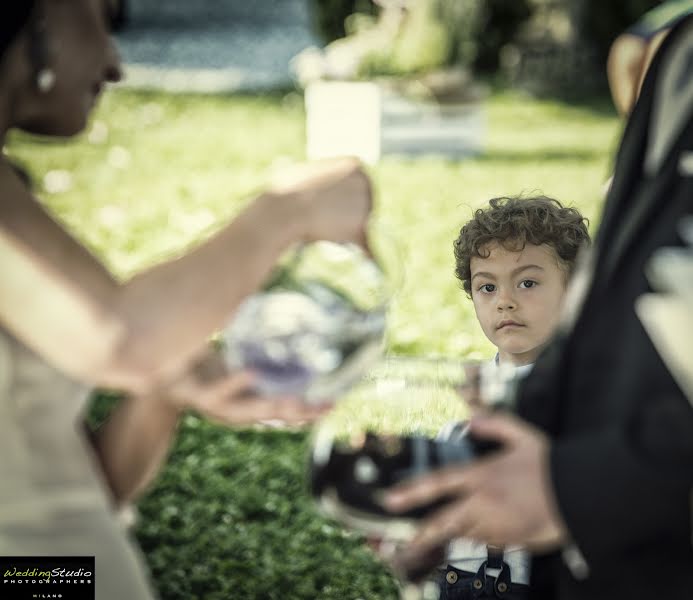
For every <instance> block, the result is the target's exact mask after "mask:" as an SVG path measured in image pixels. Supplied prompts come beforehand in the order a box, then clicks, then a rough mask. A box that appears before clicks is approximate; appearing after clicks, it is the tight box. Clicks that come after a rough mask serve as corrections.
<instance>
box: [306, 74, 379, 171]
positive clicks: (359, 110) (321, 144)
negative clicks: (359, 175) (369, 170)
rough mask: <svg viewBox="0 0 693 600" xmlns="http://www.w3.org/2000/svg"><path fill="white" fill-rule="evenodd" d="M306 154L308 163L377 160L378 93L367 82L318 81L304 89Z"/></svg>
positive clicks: (369, 161)
mask: <svg viewBox="0 0 693 600" xmlns="http://www.w3.org/2000/svg"><path fill="white" fill-rule="evenodd" d="M305 102H306V138H307V148H306V154H307V156H308V159H309V160H315V159H320V158H330V157H335V156H357V157H358V158H360V159H361V160H363V161H364V162H366V163H369V164H374V163H376V162H377V161H378V159H379V158H380V130H381V106H382V101H381V92H380V88H379V87H378V86H377V85H376V84H374V83H370V82H346V81H318V82H315V83H311V84H310V85H308V87H307V88H306V92H305Z"/></svg>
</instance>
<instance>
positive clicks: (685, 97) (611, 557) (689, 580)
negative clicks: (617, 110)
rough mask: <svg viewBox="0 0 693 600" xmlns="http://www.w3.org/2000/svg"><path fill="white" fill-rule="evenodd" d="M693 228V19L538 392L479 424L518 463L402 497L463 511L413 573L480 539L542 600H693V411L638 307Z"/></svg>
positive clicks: (654, 81)
mask: <svg viewBox="0 0 693 600" xmlns="http://www.w3.org/2000/svg"><path fill="white" fill-rule="evenodd" d="M691 214H693V17H688V18H687V19H685V20H683V21H682V22H681V23H680V24H678V25H677V26H676V27H675V28H674V29H673V30H672V32H671V33H670V34H669V36H668V37H667V38H666V40H665V41H664V42H663V44H662V47H661V50H660V52H659V53H658V54H657V56H656V57H655V59H654V61H653V64H652V67H651V69H650V71H649V73H648V75H647V78H646V79H645V82H644V84H643V88H642V92H641V96H640V99H639V100H638V103H637V105H636V107H635V109H634V111H633V113H632V115H631V117H630V119H629V122H628V125H627V128H626V131H625V133H624V137H623V141H622V144H621V148H620V150H619V154H618V157H617V162H616V167H615V173H614V179H613V184H612V188H611V190H610V193H609V196H608V199H607V203H606V206H605V211H604V215H603V218H602V223H601V228H600V230H599V233H598V236H597V239H596V243H595V248H594V251H593V254H592V255H591V257H590V258H589V260H587V261H586V263H585V264H584V265H583V268H582V269H581V270H579V272H578V274H577V277H576V279H575V280H574V282H573V284H572V286H571V289H570V290H569V292H568V294H569V300H568V303H567V306H566V313H565V315H564V319H563V323H562V327H561V329H560V331H559V333H558V334H557V336H556V338H555V340H554V341H553V342H552V343H551V344H550V345H549V347H548V348H546V350H545V352H544V353H543V354H542V356H541V357H540V358H539V360H538V361H537V363H536V365H535V368H534V370H533V372H532V374H531V375H530V376H529V377H528V379H527V380H526V381H525V382H524V384H523V385H522V388H521V390H520V392H519V398H518V406H517V409H518V410H517V413H518V417H519V418H518V417H511V416H505V415H492V416H486V417H482V418H480V419H478V420H476V422H474V421H473V423H472V429H471V431H472V435H477V436H479V437H485V438H495V439H497V440H499V441H501V442H502V443H503V444H504V450H503V451H501V452H499V453H497V454H496V455H495V456H489V457H487V458H484V459H481V460H479V461H478V462H477V463H475V464H472V465H470V466H467V467H461V468H460V467H457V468H449V469H445V470H441V471H438V472H437V473H434V474H432V475H430V476H427V477H424V478H421V479H419V480H416V481H415V482H413V483H411V484H408V485H406V486H403V487H402V488H400V489H398V490H395V491H394V492H391V493H390V494H389V495H388V496H387V497H386V500H385V503H386V505H387V506H389V508H391V509H393V510H404V509H406V508H408V507H411V506H413V505H416V504H423V503H426V502H429V501H431V500H433V499H436V498H440V497H446V496H447V497H452V498H453V500H452V501H451V502H450V503H448V504H447V505H446V506H445V507H444V508H443V509H441V510H440V511H438V512H437V513H436V514H434V515H433V516H432V517H430V518H429V519H427V521H426V522H425V523H424V524H423V525H422V527H421V529H420V530H419V534H418V536H417V537H416V538H415V539H414V541H413V542H412V543H411V544H410V545H409V546H408V547H407V548H406V549H405V550H404V551H403V552H402V556H403V557H404V559H405V560H406V561H407V562H411V561H412V560H416V557H417V556H423V555H424V554H425V553H426V551H428V550H430V548H431V547H434V546H436V545H439V544H441V543H444V542H446V541H447V540H448V539H450V538H453V537H455V536H458V535H464V536H470V537H475V538H477V539H480V540H484V541H486V542H487V543H490V544H494V545H504V544H523V545H525V546H527V547H528V548H529V549H530V550H532V551H533V553H534V560H533V563H532V582H531V585H532V598H547V599H548V598H561V599H578V598H580V599H587V598H589V599H590V600H599V599H601V598H604V599H606V598H610V599H611V598H628V599H629V600H632V599H638V598H642V599H645V598H647V599H652V598H676V599H679V598H692V597H693V547H692V528H691V521H692V515H691V510H692V505H691V501H692V500H691V490H692V489H693V409H692V407H691V405H690V403H689V401H688V400H687V399H686V397H685V396H684V394H683V392H682V390H681V389H680V388H679V387H678V386H677V384H676V382H675V381H674V379H673V378H672V376H671V374H670V373H669V371H668V370H667V368H666V366H665V364H664V363H663V362H662V360H661V359H660V357H659V355H658V353H657V351H656V350H655V348H654V346H653V344H652V342H651V340H650V339H649V337H648V335H647V333H646V331H645V329H644V328H643V326H642V324H641V323H640V321H639V320H638V317H637V314H636V311H635V307H634V305H635V302H636V299H637V298H638V297H640V296H641V295H642V294H645V293H647V292H649V291H651V290H650V287H649V284H648V280H647V278H646V270H647V264H648V261H649V259H650V257H651V256H652V254H653V252H654V251H655V250H657V249H658V248H661V247H665V246H681V245H682V240H681V239H680V237H679V234H678V227H679V224H680V222H681V219H682V218H684V217H685V216H686V215H691ZM691 310H693V307H691ZM691 336H693V332H691ZM690 360H693V357H691V358H690Z"/></svg>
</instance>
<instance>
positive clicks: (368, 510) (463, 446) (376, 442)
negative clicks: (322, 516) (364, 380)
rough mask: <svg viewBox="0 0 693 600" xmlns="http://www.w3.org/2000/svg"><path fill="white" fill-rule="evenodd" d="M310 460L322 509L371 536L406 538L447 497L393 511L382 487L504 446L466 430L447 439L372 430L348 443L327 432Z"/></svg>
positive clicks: (316, 443)
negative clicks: (384, 502) (383, 499)
mask: <svg viewBox="0 0 693 600" xmlns="http://www.w3.org/2000/svg"><path fill="white" fill-rule="evenodd" d="M322 435H323V439H318V440H316V442H315V443H314V446H313V453H312V456H311V462H310V480H311V492H312V494H313V496H314V497H315V498H316V500H317V501H318V503H319V505H320V506H321V508H322V510H323V511H324V512H325V513H327V514H328V515H330V516H332V517H334V518H336V519H338V520H340V521H341V522H343V523H345V524H347V525H349V526H351V527H353V528H355V529H357V530H360V531H361V532H363V533H365V534H368V535H376V536H381V537H388V538H390V539H396V538H401V539H406V538H407V537H408V535H410V533H411V532H412V531H413V529H414V526H415V522H416V521H417V520H419V519H421V518H423V517H425V516H426V515H428V514H429V513H431V512H432V511H434V510H436V509H437V508H439V507H440V506H442V505H443V504H445V502H446V500H445V499H441V500H438V501H436V502H434V503H430V504H427V505H423V506H418V507H416V508H414V509H412V510H409V511H407V512H403V513H396V514H395V513H390V512H389V511H388V510H387V509H386V508H385V507H384V506H383V505H382V504H381V503H380V502H379V496H380V494H381V493H382V491H383V490H385V489H387V488H389V487H391V486H394V485H396V484H398V483H401V482H403V481H405V480H407V479H411V478H412V477H417V476H421V475H424V474H426V473H429V472H431V471H434V470H437V469H440V468H442V467H445V466H449V465H453V464H457V465H460V464H465V463H469V462H471V461H473V460H476V459H477V458H478V457H479V456H482V455H484V454H487V453H489V452H493V451H494V450H497V449H498V448H499V445H498V444H497V443H495V442H486V441H480V440H476V439H474V438H473V437H471V436H470V435H469V434H468V433H466V432H457V433H456V435H454V436H450V437H449V438H448V439H435V438H430V437H425V436H420V435H404V436H398V435H376V434H373V433H367V434H366V435H365V437H364V438H363V439H361V440H358V441H352V442H351V443H346V442H344V441H341V440H335V439H334V438H332V437H330V435H329V434H326V433H324V432H323V434H322Z"/></svg>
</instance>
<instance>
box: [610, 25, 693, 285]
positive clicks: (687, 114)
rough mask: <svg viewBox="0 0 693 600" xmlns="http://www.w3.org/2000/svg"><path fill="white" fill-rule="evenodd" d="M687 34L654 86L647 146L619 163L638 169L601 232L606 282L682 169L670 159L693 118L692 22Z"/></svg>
mask: <svg viewBox="0 0 693 600" xmlns="http://www.w3.org/2000/svg"><path fill="white" fill-rule="evenodd" d="M685 28H686V31H685V32H682V35H680V36H678V38H677V39H676V42H675V43H674V44H673V45H672V46H671V48H669V52H668V53H667V56H666V57H665V58H666V63H665V64H664V65H662V68H661V69H660V70H659V78H658V81H656V82H655V81H651V82H650V85H651V86H652V87H654V88H655V90H656V93H655V95H654V101H653V103H652V110H651V111H650V115H649V117H648V119H649V123H648V127H647V132H648V133H647V135H646V136H645V137H644V138H643V139H641V140H629V141H630V147H631V148H634V150H632V151H631V156H624V159H625V161H619V163H621V162H626V163H628V164H629V165H632V167H631V168H630V169H629V168H626V169H621V177H620V179H619V180H618V181H614V189H613V190H612V192H613V196H614V198H613V201H612V202H610V203H609V204H610V205H611V206H610V208H609V210H607V212H605V214H604V220H603V222H602V227H601V228H600V234H599V238H598V248H597V251H598V252H599V253H600V254H601V256H599V258H598V262H599V263H601V269H603V274H602V278H601V280H602V281H609V280H610V279H611V275H612V274H613V272H614V270H615V269H616V268H617V266H618V265H619V263H620V261H621V260H622V259H623V258H624V257H625V256H626V254H627V250H628V248H629V247H630V245H631V243H632V242H633V241H635V240H636V239H637V234H638V232H639V231H640V230H641V228H642V227H643V226H644V225H645V224H646V223H647V222H648V220H649V219H650V218H652V217H653V216H654V214H655V213H656V211H657V205H658V203H659V202H661V200H662V196H663V195H664V194H666V193H667V189H665V186H666V181H667V180H668V179H669V178H664V177H658V176H659V175H660V174H661V172H662V170H665V169H669V168H674V169H676V168H678V165H674V164H670V162H671V161H668V160H667V159H668V158H669V157H670V155H671V153H672V151H673V149H674V147H675V146H676V144H677V142H678V141H679V140H680V138H681V134H682V132H683V130H684V129H685V124H686V123H687V122H689V121H690V118H691V113H693V21H691V20H689V21H688V23H687V25H686V26H685ZM655 84H656V85H655ZM633 142H634V143H633ZM638 142H640V143H638ZM643 148H644V157H643V156H642V153H643V150H642V149H643ZM641 161H642V162H641ZM641 165H642V167H641ZM619 166H621V165H620V164H619ZM634 168H635V169H638V170H640V169H641V168H642V170H643V171H644V172H643V173H641V174H639V176H638V177H634V176H633V175H634V173H633V169H634ZM617 170H618V167H617ZM636 179H639V180H640V181H639V183H640V185H638V186H637V187H636V188H635V189H633V188H632V186H631V188H630V189H628V188H627V187H626V186H627V185H628V182H632V181H634V180H636Z"/></svg>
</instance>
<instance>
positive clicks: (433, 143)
mask: <svg viewBox="0 0 693 600" xmlns="http://www.w3.org/2000/svg"><path fill="white" fill-rule="evenodd" d="M305 103H306V134H307V135H306V137H307V149H306V150H307V155H308V158H309V159H311V160H312V159H319V158H328V157H334V156H345V155H351V156H357V157H359V158H360V159H361V160H363V161H364V162H367V163H369V164H374V163H376V162H377V161H378V160H379V159H380V157H381V156H383V155H386V154H403V155H423V154H443V155H452V156H457V157H459V156H468V155H474V154H478V153H479V152H481V151H482V149H483V140H484V137H485V132H486V122H485V117H484V111H483V105H482V103H481V102H480V101H479V99H471V100H467V101H459V102H439V101H438V100H436V99H435V98H416V97H413V96H411V95H408V94H405V93H402V92H400V91H398V90H397V89H393V88H392V87H385V86H381V85H380V84H377V83H373V82H356V81H352V82H349V81H316V82H313V83H310V84H309V85H308V86H307V87H306V92H305Z"/></svg>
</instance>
